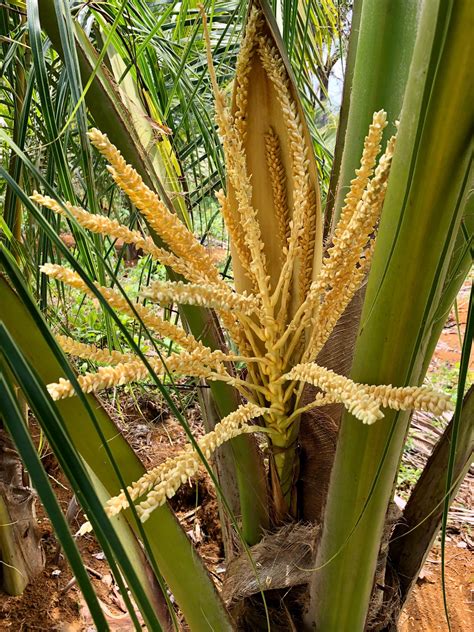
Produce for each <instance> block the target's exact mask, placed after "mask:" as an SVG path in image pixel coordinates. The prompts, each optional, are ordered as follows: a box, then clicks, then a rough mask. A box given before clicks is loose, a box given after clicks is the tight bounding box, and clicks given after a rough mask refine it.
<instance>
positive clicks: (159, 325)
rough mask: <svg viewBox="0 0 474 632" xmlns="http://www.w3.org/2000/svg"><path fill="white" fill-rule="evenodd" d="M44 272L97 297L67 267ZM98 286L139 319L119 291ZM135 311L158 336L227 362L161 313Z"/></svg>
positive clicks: (108, 298) (114, 304)
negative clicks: (164, 317)
mask: <svg viewBox="0 0 474 632" xmlns="http://www.w3.org/2000/svg"><path fill="white" fill-rule="evenodd" d="M40 270H41V272H43V273H44V274H47V275H48V276H50V277H52V278H55V279H57V280H59V281H63V282H64V283H66V284H67V285H70V286H71V287H74V288H76V289H78V290H81V291H82V292H84V293H85V294H88V295H89V296H92V297H94V294H93V292H92V291H91V290H90V289H89V287H88V286H87V284H86V283H84V281H83V280H82V279H81V277H80V276H79V274H77V273H76V272H73V271H72V270H68V268H65V267H64V266H60V265H57V264H52V263H46V264H44V265H43V266H41V267H40ZM96 287H97V289H98V290H99V292H100V293H101V294H102V296H103V297H104V298H105V300H106V301H107V303H108V304H109V305H110V306H111V307H113V308H114V309H117V310H118V311H120V312H122V313H123V314H126V315H128V316H130V317H131V318H135V314H134V313H133V310H132V308H131V307H130V305H129V304H128V302H127V300H126V299H125V298H124V297H123V296H122V295H121V294H120V293H119V292H117V291H116V290H112V289H111V288H107V287H103V286H100V285H98V284H96ZM134 308H135V311H136V312H137V314H138V316H139V317H140V318H141V320H142V321H143V322H144V324H145V325H146V326H147V327H149V328H150V329H151V330H152V331H154V332H156V333H158V334H159V335H160V336H163V337H166V338H171V339H172V340H173V341H174V342H176V343H178V344H179V345H180V346H181V347H183V349H185V350H186V351H199V352H200V353H201V354H202V359H203V361H204V360H205V359H207V360H208V361H210V362H212V361H213V359H214V360H217V359H220V360H225V354H224V353H222V352H221V351H211V350H210V349H209V348H208V347H205V346H204V345H203V344H202V343H201V342H199V341H198V340H196V338H194V336H192V335H191V334H188V333H186V332H185V331H184V329H181V328H180V327H177V326H176V325H173V323H170V322H169V321H166V320H164V319H163V318H161V317H160V316H158V315H157V314H154V313H153V312H152V311H151V310H150V309H149V308H148V307H146V306H144V305H140V304H138V303H136V304H135V305H134Z"/></svg>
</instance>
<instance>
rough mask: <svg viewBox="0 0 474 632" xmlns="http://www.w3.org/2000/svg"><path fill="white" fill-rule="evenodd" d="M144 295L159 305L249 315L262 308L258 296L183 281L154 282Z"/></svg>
mask: <svg viewBox="0 0 474 632" xmlns="http://www.w3.org/2000/svg"><path fill="white" fill-rule="evenodd" d="M142 295H143V296H145V297H147V298H149V299H150V300H152V301H156V302H158V303H165V304H168V303H172V302H176V303H180V304H182V305H200V306H202V307H214V308H217V309H220V310H225V311H235V312H241V313H242V314H249V315H250V314H252V313H254V312H255V311H256V310H258V308H259V307H260V301H259V299H258V297H257V296H253V295H252V296H248V295H247V294H246V293H242V294H237V293H236V292H234V293H229V292H225V291H223V290H222V289H221V288H220V287H215V286H213V285H197V284H190V283H183V282H181V281H177V282H175V283H171V282H167V281H153V282H152V283H151V284H150V285H149V286H148V288H146V289H145V290H144V291H143V292H142Z"/></svg>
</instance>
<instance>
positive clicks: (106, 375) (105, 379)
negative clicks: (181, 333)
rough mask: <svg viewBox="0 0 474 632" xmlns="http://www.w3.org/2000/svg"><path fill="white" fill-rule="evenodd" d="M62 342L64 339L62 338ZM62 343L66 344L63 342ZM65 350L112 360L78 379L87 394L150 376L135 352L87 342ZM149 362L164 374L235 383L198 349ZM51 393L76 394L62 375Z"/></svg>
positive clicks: (60, 395)
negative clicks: (208, 361) (87, 343)
mask: <svg viewBox="0 0 474 632" xmlns="http://www.w3.org/2000/svg"><path fill="white" fill-rule="evenodd" d="M59 342H60V343H61V341H59ZM61 344H62V343H61ZM62 346H63V348H65V351H66V352H67V353H70V354H71V355H76V356H78V357H80V358H83V359H88V360H94V361H96V362H103V361H108V362H109V364H110V365H112V366H103V367H99V368H98V369H97V371H96V372H95V373H86V374H85V375H80V376H79V377H78V378H77V381H78V383H79V385H80V387H81V389H82V390H83V391H84V392H85V393H92V392H97V391H101V390H104V389H106V388H111V387H113V386H123V385H125V384H130V383H131V382H138V381H140V380H144V379H145V378H146V377H147V376H148V368H147V367H146V366H145V364H144V363H143V362H142V360H140V359H138V358H137V356H134V355H132V354H125V353H120V352H118V351H111V352H109V351H105V350H102V349H97V348H96V347H93V348H92V350H91V349H90V347H91V346H92V345H84V344H81V343H73V344H69V343H66V344H65V345H63V344H62ZM147 362H148V364H149V365H150V366H151V368H152V369H153V371H155V373H157V374H158V375H160V376H161V377H163V375H166V374H170V375H171V374H175V375H186V376H190V377H197V378H202V379H206V380H222V381H227V382H229V383H233V380H234V378H232V377H231V376H230V375H229V374H228V373H227V371H226V370H225V367H224V365H223V364H220V363H218V364H216V366H214V367H212V368H211V367H209V366H207V365H206V364H204V363H203V362H202V360H201V354H200V353H199V351H198V350H195V351H192V352H190V353H186V352H185V351H183V352H181V353H173V354H171V355H169V356H167V357H166V358H163V360H161V359H159V358H156V357H147ZM47 389H48V392H49V394H50V395H51V397H52V398H53V399H54V400H58V399H64V398H66V397H72V396H73V395H75V394H76V392H75V390H74V386H73V385H72V384H71V382H70V381H69V380H66V379H64V378H62V377H61V378H59V381H58V382H57V383H56V382H54V383H51V384H48V385H47Z"/></svg>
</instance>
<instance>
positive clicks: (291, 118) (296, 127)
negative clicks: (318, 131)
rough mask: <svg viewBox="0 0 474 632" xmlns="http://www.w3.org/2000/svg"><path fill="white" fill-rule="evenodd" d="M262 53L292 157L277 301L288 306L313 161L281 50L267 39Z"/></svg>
mask: <svg viewBox="0 0 474 632" xmlns="http://www.w3.org/2000/svg"><path fill="white" fill-rule="evenodd" d="M258 51H259V55H260V58H261V61H262V65H263V67H264V68H265V70H266V72H267V74H268V77H269V79H270V81H271V82H272V84H273V86H274V88H275V93H276V96H277V99H278V101H279V103H280V107H281V110H282V114H283V117H284V120H285V125H286V133H287V135H288V141H289V147H290V153H291V183H292V187H293V196H292V201H291V205H292V219H291V226H290V238H289V240H288V254H287V256H286V259H285V262H284V263H283V266H282V270H281V272H280V279H279V281H278V285H277V289H276V291H275V296H274V301H276V300H278V299H279V298H281V300H282V302H286V301H287V300H288V298H289V297H288V288H289V285H290V282H291V279H292V276H293V273H294V270H295V261H296V258H297V256H298V254H299V247H300V245H301V240H302V237H303V235H304V232H305V230H310V227H309V225H308V223H309V217H310V213H311V201H312V198H313V196H312V191H311V187H310V183H309V159H308V154H307V143H306V139H305V135H304V131H303V126H302V124H301V120H300V115H299V112H298V107H297V105H296V102H295V100H294V99H293V98H292V95H291V91H290V86H289V79H288V74H287V72H286V69H285V66H284V64H283V61H282V59H281V57H280V55H279V54H278V51H277V49H276V48H275V47H274V46H272V45H271V44H270V42H269V40H268V39H267V38H266V37H260V38H259V48H258Z"/></svg>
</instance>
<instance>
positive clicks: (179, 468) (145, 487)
mask: <svg viewBox="0 0 474 632" xmlns="http://www.w3.org/2000/svg"><path fill="white" fill-rule="evenodd" d="M265 411H266V409H265V408H261V407H259V406H256V405H254V404H246V405H245V406H240V408H238V409H237V410H236V411H234V412H233V413H231V414H230V415H227V417H224V418H223V419H222V420H221V421H220V422H219V423H218V424H216V426H215V427H214V430H212V431H211V432H209V433H208V434H206V435H204V437H202V438H201V439H198V440H197V444H198V446H199V448H200V450H201V452H202V453H203V454H204V456H205V457H206V458H210V457H211V455H212V453H213V452H214V451H215V450H216V449H217V448H218V447H219V446H221V445H222V444H223V443H225V442H226V441H229V440H230V439H232V438H234V437H236V436H238V435H240V434H242V433H244V432H248V431H255V428H253V427H248V429H247V428H246V427H245V426H244V424H245V423H246V422H247V421H249V420H250V419H254V418H255V417H259V416H261V415H262V414H263V413H264V412H265ZM200 465H201V459H200V457H199V454H198V453H197V451H195V450H194V448H193V446H192V445H188V446H186V448H185V449H184V450H182V451H181V452H180V453H179V454H178V455H177V456H175V457H171V458H169V459H167V460H166V461H164V463H162V464H161V465H158V466H157V467H155V468H153V469H152V470H150V471H148V472H147V473H146V474H144V475H143V476H142V477H141V478H140V479H139V480H138V481H136V482H135V483H132V485H130V487H128V488H127V491H128V493H129V495H130V498H131V500H132V501H135V500H138V499H139V498H140V497H141V496H143V495H144V494H147V498H146V499H145V500H144V501H143V502H141V503H140V505H138V506H137V511H138V514H139V515H140V518H141V520H142V522H145V520H146V519H147V518H148V517H149V515H150V514H151V512H152V511H153V510H154V509H156V508H157V507H159V506H161V505H163V504H164V503H165V502H166V500H167V498H171V497H172V496H174V494H175V493H176V491H177V490H178V489H179V487H180V486H181V484H182V483H183V482H185V481H186V480H187V479H188V478H190V477H191V476H194V474H196V472H197V471H198V469H199V467H200ZM127 507H128V502H127V499H126V496H125V493H124V492H123V491H122V492H121V493H120V494H119V495H118V496H115V497H114V498H111V499H110V500H109V501H108V502H107V505H106V510H107V513H108V514H109V515H110V516H113V515H116V514H117V513H119V512H120V511H122V510H123V509H126V508H127Z"/></svg>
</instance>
